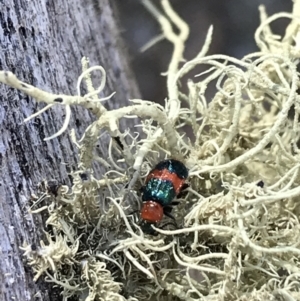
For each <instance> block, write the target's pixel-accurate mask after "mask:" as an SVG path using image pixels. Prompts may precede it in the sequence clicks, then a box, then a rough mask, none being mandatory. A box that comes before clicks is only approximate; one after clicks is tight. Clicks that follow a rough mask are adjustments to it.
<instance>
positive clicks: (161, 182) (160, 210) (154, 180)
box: [140, 159, 188, 235]
mask: <svg viewBox="0 0 300 301" xmlns="http://www.w3.org/2000/svg"><path fill="white" fill-rule="evenodd" d="M187 177H188V169H187V168H186V166H185V165H184V164H183V163H182V162H180V161H178V160H175V159H168V160H164V161H161V162H159V163H158V164H157V165H156V166H155V167H154V168H153V169H152V170H151V171H150V173H149V174H148V176H147V178H146V181H145V185H144V186H143V187H142V193H143V195H142V201H143V205H142V209H141V212H140V216H141V220H142V222H141V228H142V230H143V232H144V233H147V234H151V235H155V234H156V232H155V230H154V229H153V228H152V226H151V225H154V226H156V225H157V224H158V223H159V222H160V221H161V220H162V219H163V216H164V215H166V216H168V217H170V218H172V219H174V217H173V216H172V214H171V211H172V206H174V205H177V204H178V202H174V199H175V198H176V197H177V196H178V194H179V193H180V192H181V191H182V190H183V189H184V188H185V186H187V185H186V184H185V181H186V179H187Z"/></svg>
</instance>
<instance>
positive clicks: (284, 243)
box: [0, 0, 300, 301]
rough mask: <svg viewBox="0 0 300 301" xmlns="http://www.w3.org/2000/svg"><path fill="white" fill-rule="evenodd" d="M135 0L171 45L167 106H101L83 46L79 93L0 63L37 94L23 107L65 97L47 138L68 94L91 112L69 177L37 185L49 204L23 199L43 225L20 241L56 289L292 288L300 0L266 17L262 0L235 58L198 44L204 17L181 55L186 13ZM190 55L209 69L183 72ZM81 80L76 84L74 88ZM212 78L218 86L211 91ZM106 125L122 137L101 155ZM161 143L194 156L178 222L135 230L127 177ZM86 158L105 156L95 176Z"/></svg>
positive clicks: (287, 295)
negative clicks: (44, 87)
mask: <svg viewBox="0 0 300 301" xmlns="http://www.w3.org/2000/svg"><path fill="white" fill-rule="evenodd" d="M142 3H143V4H144V5H145V7H146V8H147V9H148V10H149V11H150V12H151V13H152V14H153V16H154V17H155V18H156V20H157V21H158V22H159V23H160V25H161V29H162V32H163V35H164V37H165V38H166V39H168V40H169V41H170V42H171V43H173V46H174V48H173V54H172V56H171V61H170V64H169V68H168V70H167V72H166V79H167V87H168V95H167V98H166V103H165V106H164V107H163V106H161V105H158V104H155V103H153V102H151V101H145V100H140V99H135V100H131V102H132V105H131V106H128V107H122V108H119V109H116V110H112V111H107V110H106V109H105V108H104V106H103V105H102V102H103V101H108V100H109V97H107V98H104V99H99V98H98V94H99V93H100V92H101V91H102V89H103V87H104V85H105V70H104V69H103V68H102V67H100V66H97V67H91V68H90V67H89V66H88V60H87V59H86V58H83V60H82V66H83V73H82V75H81V76H80V77H79V80H78V83H77V87H78V95H75V96H68V95H54V94H51V93H47V92H45V91H41V90H40V89H38V88H35V87H33V86H30V85H28V84H26V83H23V82H21V81H19V80H18V79H17V78H16V76H15V75H13V74H12V73H11V72H7V71H1V72H0V81H1V82H2V83H5V84H7V85H9V86H11V87H14V88H16V89H19V90H21V91H23V92H24V93H25V94H27V95H29V96H31V97H33V98H35V99H36V100H37V101H41V102H44V103H46V104H47V106H46V107H45V108H44V109H43V110H42V111H40V112H37V113H36V114H34V115H32V116H31V117H29V118H28V119H27V120H29V119H30V118H34V117H35V116H37V115H39V114H41V113H43V112H44V111H46V110H48V109H50V108H52V107H54V106H55V105H60V106H64V107H65V109H66V118H65V122H64V125H63V127H62V129H61V130H60V131H59V132H58V133H56V134H54V135H53V136H52V137H49V138H48V139H53V138H55V137H57V136H58V135H61V134H62V133H63V132H64V131H65V130H66V129H67V127H68V123H69V119H70V115H71V110H70V106H72V105H81V106H84V107H85V108H88V109H90V110H91V112H92V113H94V114H95V116H96V117H97V120H96V121H95V122H93V123H92V124H91V125H90V126H89V127H88V129H87V130H86V132H85V134H84V135H83V137H81V138H80V139H79V140H77V139H76V136H75V132H74V130H72V132H71V136H72V139H73V141H74V143H75V144H76V146H77V147H78V149H79V154H80V164H79V166H78V169H77V171H76V172H75V173H73V177H74V184H73V187H71V188H70V189H69V188H68V187H65V186H61V187H60V188H59V190H58V193H57V196H56V197H54V196H53V195H51V194H46V195H43V198H45V197H47V198H50V199H51V200H52V203H51V205H50V206H43V207H41V208H39V209H34V207H33V208H32V209H31V212H32V213H34V212H40V211H41V210H48V213H49V218H48V220H47V224H48V225H51V226H52V229H53V231H52V232H53V233H52V235H50V234H49V233H48V234H47V241H46V242H41V244H40V246H38V248H37V249H32V248H31V245H30V244H28V245H26V246H23V248H22V249H23V250H24V252H25V253H24V255H25V256H26V257H27V259H28V262H29V264H30V265H32V268H33V270H34V271H35V273H36V276H35V279H38V278H39V277H40V276H41V275H44V276H45V279H46V280H47V281H50V282H53V284H55V285H58V286H60V287H61V288H62V294H63V300H68V298H70V297H71V296H75V297H76V298H77V299H78V300H86V301H92V300H161V301H164V300H180V299H181V300H188V301H193V300H203V301H219V300H224V301H225V300H240V301H242V300H247V301H254V300H257V301H258V300H286V301H292V300H300V281H299V277H300V262H299V259H300V246H299V244H300V231H299V229H300V225H299V218H298V216H299V213H300V206H299V204H300V202H299V196H300V185H299V184H300V175H299V168H300V150H299V142H300V126H299V114H300V98H299V95H298V93H297V92H298V88H299V73H298V72H297V67H298V64H299V57H300V1H299V0H295V1H294V9H293V12H292V13H278V14H275V15H273V16H271V17H268V16H267V14H266V11H265V9H264V7H260V16H261V25H260V26H259V27H258V29H257V31H256V33H255V41H256V43H257V46H258V48H259V51H258V52H256V53H250V54H249V55H247V56H245V57H244V58H243V59H241V60H239V59H236V58H233V57H229V56H226V55H207V52H208V50H209V45H210V42H211V39H212V36H213V29H212V27H210V28H209V30H208V33H207V38H206V41H205V43H204V46H203V48H202V49H201V51H200V52H199V54H198V55H197V56H196V57H195V58H194V59H193V60H190V61H187V62H185V63H184V64H182V61H183V52H184V47H185V41H186V39H187V37H188V35H189V29H188V26H187V25H186V23H185V22H184V21H183V20H182V19H181V18H180V17H179V16H178V15H177V13H176V12H175V11H174V10H173V9H172V7H171V6H170V3H169V1H167V0H162V1H161V5H162V9H163V12H160V11H159V10H158V9H157V8H156V7H155V6H154V5H153V4H152V3H151V2H150V1H149V0H143V1H142ZM280 18H288V19H289V20H290V24H289V25H288V27H287V28H286V33H285V36H283V37H281V36H277V35H274V34H273V33H272V30H271V24H272V22H274V21H276V20H277V19H280ZM172 26H173V27H177V29H178V33H177V32H176V33H175V31H173V29H172ZM199 65H205V66H206V70H205V72H202V73H201V74H199V75H198V76H197V77H195V78H193V79H188V80H186V78H187V77H188V74H189V72H190V71H191V70H192V69H194V68H196V67H198V66H199ZM96 70H97V71H100V72H101V73H102V81H101V83H100V86H99V87H98V88H94V87H93V85H92V81H91V76H92V72H94V71H96ZM82 81H84V82H85V84H86V86H87V88H88V93H87V94H86V95H80V89H79V87H80V85H81V83H82ZM184 85H186V86H187V87H188V91H189V92H188V93H184V92H183V89H182V87H184ZM209 85H214V86H215V88H216V90H217V92H216V94H215V96H214V97H213V99H212V100H210V99H207V96H206V93H207V88H208V86H209ZM124 117H130V118H135V117H139V118H140V120H141V124H140V129H141V132H142V133H143V135H141V136H138V135H135V134H134V132H133V131H132V130H128V131H126V132H125V133H121V132H120V130H119V128H118V121H119V120H120V119H121V118H124ZM186 129H189V130H190V131H191V133H192V135H191V136H192V138H190V139H189V138H187V136H186V135H185V131H186ZM104 132H107V133H109V135H110V136H111V137H115V138H117V137H118V138H117V139H119V141H120V142H121V144H122V145H123V150H122V151H121V150H120V148H118V147H117V145H116V144H115V143H111V144H110V145H109V149H108V154H109V156H108V158H100V157H97V156H96V155H95V154H94V149H95V147H96V144H97V143H98V141H99V137H101V135H102V134H103V133H104ZM112 149H115V152H113V151H112ZM116 151H117V152H119V155H118V156H116V154H115V153H116ZM171 157H173V158H177V159H180V160H182V161H183V162H184V163H185V164H186V166H187V167H188V168H189V169H190V172H189V184H190V187H189V188H188V190H187V194H186V195H185V196H184V198H182V199H181V200H180V205H179V207H178V209H175V211H174V214H175V217H176V220H177V221H178V223H179V224H180V228H179V229H175V230H174V229H170V228H168V229H157V231H158V232H160V235H158V236H157V237H153V236H149V235H145V234H144V233H142V231H141V230H140V228H139V226H138V221H137V220H136V218H134V214H130V212H132V211H133V210H134V209H132V208H139V202H140V201H139V199H140V197H139V194H138V192H137V189H135V188H136V186H138V184H139V183H140V182H141V181H143V179H144V178H145V176H146V175H147V173H148V172H149V170H150V169H151V166H153V165H154V164H155V163H157V162H158V161H159V160H161V159H163V158H171ZM121 158H124V159H123V160H122V159H121ZM95 162H97V163H99V164H102V166H104V167H107V170H108V171H107V173H106V174H105V175H103V176H102V177H101V178H100V179H98V178H97V177H96V174H95V172H94V168H93V167H94V163H95ZM109 167H110V169H108V168H109ZM83 174H85V175H86V176H84V177H83V176H82V175H83ZM128 182H129V185H128V186H126V184H127V183H128ZM126 187H127V188H126ZM116 191H117V193H116ZM39 201H42V200H39Z"/></svg>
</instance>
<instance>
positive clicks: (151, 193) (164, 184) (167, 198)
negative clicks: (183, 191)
mask: <svg viewBox="0 0 300 301" xmlns="http://www.w3.org/2000/svg"><path fill="white" fill-rule="evenodd" d="M175 197H176V192H175V190H174V187H173V183H172V182H171V181H168V180H160V179H156V178H152V179H150V180H149V181H148V182H147V184H146V185H145V187H144V193H143V197H142V200H143V202H146V201H149V200H153V201H156V202H158V203H160V204H161V205H162V206H167V205H169V204H170V203H171V202H172V201H173V199H174V198H175Z"/></svg>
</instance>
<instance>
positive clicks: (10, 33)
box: [0, 0, 139, 301]
mask: <svg viewBox="0 0 300 301" xmlns="http://www.w3.org/2000/svg"><path fill="white" fill-rule="evenodd" d="M114 11H115V10H114V8H113V7H111V4H110V2H109V0H97V1H93V0H86V1H80V0H69V1H63V0H56V1H51V0H49V1H41V0H30V1H27V0H1V2H0V47H1V51H0V70H9V71H12V72H14V73H15V74H16V75H17V77H19V78H20V79H21V80H23V81H25V82H27V83H29V84H32V85H34V86H36V87H39V88H41V89H43V90H46V91H49V92H53V93H64V94H72V95H75V94H76V81H77V78H78V76H79V75H80V73H81V62H80V60H81V58H82V56H88V57H89V58H90V65H91V66H93V65H102V66H103V67H104V68H105V69H106V71H107V84H106V88H105V89H104V92H103V95H102V96H104V95H106V96H107V95H109V94H111V93H112V92H113V91H116V95H115V96H114V97H113V98H112V99H111V100H110V101H109V102H107V104H106V107H107V108H108V109H110V108H116V107H120V106H123V105H125V104H126V103H127V100H128V99H129V98H137V97H139V92H138V89H137V88H136V83H135V80H134V79H133V77H132V76H131V71H130V69H129V66H128V63H127V60H126V56H125V55H124V52H126V51H124V47H123V45H122V42H121V40H120V37H119V31H118V26H117V23H116V18H115V17H116V16H115V12H114ZM43 106H44V105H43V104H40V103H37V102H36V101H35V100H33V99H31V98H29V97H27V96H26V95H24V94H22V93H20V92H19V91H16V90H14V89H12V88H9V87H7V86H5V85H3V84H0V176H1V178H0V258H1V264H0V300H2V301H11V300H22V301H27V300H43V301H49V300H52V301H54V300H55V301H57V300H61V296H60V295H59V291H58V290H57V291H56V290H54V289H50V287H51V286H50V285H48V284H47V283H45V282H44V281H43V279H41V280H39V281H38V282H37V283H34V282H33V280H32V279H33V274H32V271H31V268H30V267H28V266H27V265H26V264H25V263H24V261H23V256H22V251H21V250H20V246H22V244H23V243H24V242H27V243H30V244H33V245H37V246H38V245H39V244H40V243H39V242H40V239H41V237H43V220H42V217H41V216H40V215H34V216H32V215H30V214H28V204H29V203H30V196H31V195H32V194H34V193H35V192H36V190H37V186H38V184H39V183H40V182H41V181H42V180H51V179H55V180H57V181H59V182H63V183H66V184H69V183H70V179H69V176H68V172H69V171H70V170H72V168H73V167H74V165H75V163H76V162H77V159H76V150H75V149H74V146H73V145H72V143H71V141H70V138H69V135H68V132H65V133H64V134H63V135H62V136H60V137H58V138H55V139H53V140H50V141H47V142H44V141H43V139H44V138H45V137H48V136H50V135H52V134H54V133H55V132H56V131H57V130H58V129H59V128H60V127H61V125H62V123H63V115H64V109H63V107H60V106H56V107H54V109H51V110H50V111H48V112H47V113H44V114H43V115H41V116H39V117H37V118H35V119H33V120H31V121H30V122H28V123H26V124H24V122H23V120H24V119H25V118H26V117H28V116H29V115H31V114H32V113H33V112H36V111H37V110H39V109H41V108H42V107H43ZM91 120H93V116H91V115H90V114H89V112H87V111H86V110H85V109H83V108H81V107H76V108H73V109H72V118H71V123H70V125H69V128H68V130H69V129H71V128H75V130H76V133H77V137H80V136H81V134H82V133H83V131H84V129H85V128H86V127H87V126H88V125H89V124H90V123H91ZM133 122H134V121H133V120H132V119H129V120H126V124H125V121H124V123H123V124H121V128H123V129H124V128H127V127H132V126H133ZM100 172H101V171H100Z"/></svg>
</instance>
